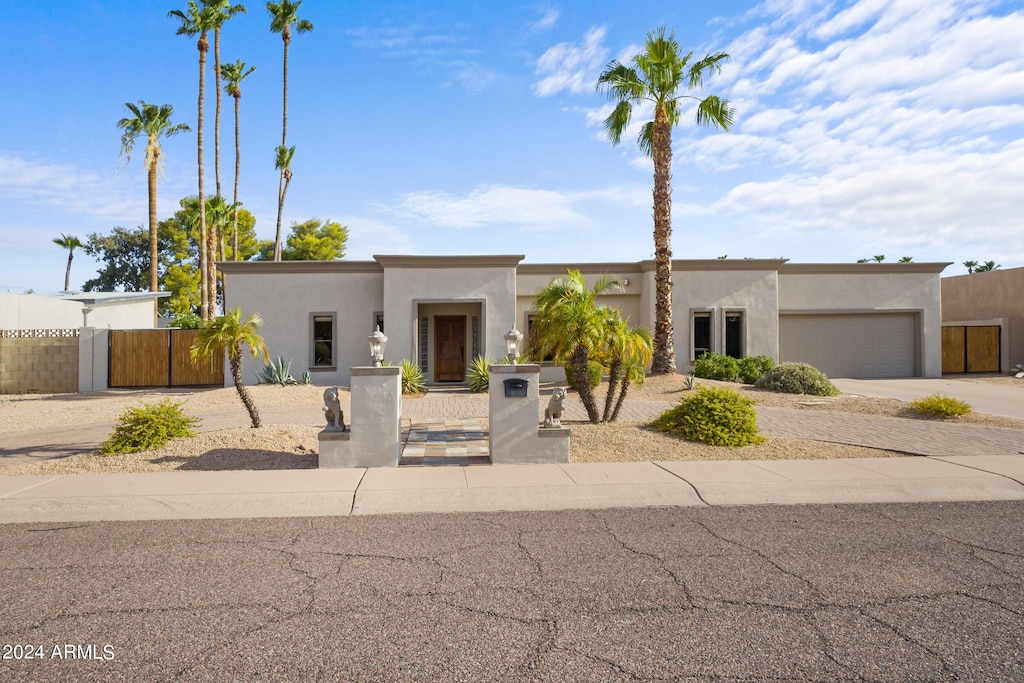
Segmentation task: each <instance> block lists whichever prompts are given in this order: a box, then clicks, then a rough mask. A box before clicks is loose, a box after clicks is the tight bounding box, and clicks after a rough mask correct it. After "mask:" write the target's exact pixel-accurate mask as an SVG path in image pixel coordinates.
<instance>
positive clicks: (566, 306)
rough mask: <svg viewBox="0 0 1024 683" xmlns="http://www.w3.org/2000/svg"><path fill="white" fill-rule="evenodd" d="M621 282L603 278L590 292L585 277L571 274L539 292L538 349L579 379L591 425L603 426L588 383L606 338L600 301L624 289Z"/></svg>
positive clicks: (604, 313)
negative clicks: (593, 361)
mask: <svg viewBox="0 0 1024 683" xmlns="http://www.w3.org/2000/svg"><path fill="white" fill-rule="evenodd" d="M621 288H622V283H621V282H619V281H618V280H616V279H614V278H611V277H608V276H605V275H603V276H601V278H599V279H598V281H597V283H595V284H594V286H593V288H590V289H588V288H587V285H586V283H585V282H584V281H583V274H582V273H580V271H578V270H569V272H568V273H567V274H566V275H564V276H560V277H557V278H555V279H553V280H552V281H551V282H549V283H548V284H546V285H544V287H542V288H541V289H540V291H538V292H537V294H536V297H535V299H534V308H535V309H536V310H537V316H536V317H535V318H534V321H533V329H534V330H535V332H536V337H535V339H536V340H537V347H538V350H539V352H540V353H541V354H542V356H546V355H552V356H554V357H555V359H556V360H558V361H561V362H563V363H568V364H569V365H570V366H571V367H572V372H573V376H574V377H576V391H577V392H579V395H580V401H582V402H583V407H584V408H585V409H586V411H587V417H588V418H589V419H590V421H591V422H595V423H596V422H600V421H601V416H600V415H599V414H598V411H597V400H596V399H595V397H594V390H593V389H592V388H591V387H590V382H589V381H588V379H587V378H588V377H589V373H588V372H587V364H588V362H589V360H590V358H591V356H593V355H594V354H595V353H597V352H598V351H599V350H600V347H601V344H602V343H603V342H604V338H605V336H606V330H605V328H606V325H607V322H608V313H607V308H606V307H603V306H598V305H597V297H598V296H599V295H601V294H604V293H606V292H609V291H611V290H614V289H621Z"/></svg>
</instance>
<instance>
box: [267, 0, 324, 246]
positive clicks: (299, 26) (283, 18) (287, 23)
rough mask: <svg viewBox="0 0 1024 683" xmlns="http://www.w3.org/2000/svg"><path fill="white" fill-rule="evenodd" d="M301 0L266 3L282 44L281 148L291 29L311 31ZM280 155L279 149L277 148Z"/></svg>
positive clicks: (281, 202) (279, 210) (285, 142)
mask: <svg viewBox="0 0 1024 683" xmlns="http://www.w3.org/2000/svg"><path fill="white" fill-rule="evenodd" d="M301 4H302V0H297V1H296V2H289V0H281V2H268V3H267V11H268V12H270V30H271V32H272V33H280V34H281V41H282V42H283V43H284V106H283V107H282V109H281V112H282V114H281V147H286V146H287V145H288V46H289V45H290V44H291V42H292V27H294V28H295V32H296V33H307V32H309V31H312V30H313V24H312V22H310V21H308V20H306V19H299V16H298V11H299V5H301ZM278 153H279V154H280V148H278ZM285 184H286V183H285V178H284V169H283V168H282V170H281V179H280V181H279V183H278V191H277V196H278V206H277V236H276V237H275V238H274V260H275V261H280V260H281V214H282V212H283V209H284V192H282V191H281V187H282V186H283V185H285Z"/></svg>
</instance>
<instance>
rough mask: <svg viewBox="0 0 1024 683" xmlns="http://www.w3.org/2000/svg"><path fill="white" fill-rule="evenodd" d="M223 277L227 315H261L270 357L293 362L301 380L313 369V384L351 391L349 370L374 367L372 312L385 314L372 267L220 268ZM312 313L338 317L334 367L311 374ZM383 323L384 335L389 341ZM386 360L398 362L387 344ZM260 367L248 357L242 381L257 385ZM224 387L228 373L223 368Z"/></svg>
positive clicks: (379, 276) (378, 276) (380, 277)
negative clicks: (370, 340)
mask: <svg viewBox="0 0 1024 683" xmlns="http://www.w3.org/2000/svg"><path fill="white" fill-rule="evenodd" d="M220 266H221V267H222V270H223V271H224V272H225V282H226V285H225V300H226V307H225V308H226V309H227V310H231V309H233V308H235V307H236V306H241V308H242V313H243V316H248V315H250V314H252V313H259V314H260V315H261V316H262V317H263V320H264V326H263V328H262V329H261V333H262V335H263V340H264V341H265V342H266V344H267V348H268V349H269V351H270V357H271V358H276V357H277V356H282V357H283V358H286V359H291V361H292V366H291V372H292V375H293V376H294V377H295V378H296V379H299V377H300V376H301V374H302V372H303V371H305V370H307V369H309V370H310V372H311V374H312V378H313V383H314V384H319V385H323V386H334V385H340V386H348V385H349V381H350V373H349V368H351V367H353V366H364V365H369V364H370V348H369V344H368V342H367V337H368V336H369V335H370V334H371V333H372V332H373V330H374V312H376V311H381V310H383V309H384V273H383V271H382V270H381V268H380V266H379V265H378V264H376V263H373V262H319V261H307V262H298V261H290V262H289V261H282V262H279V263H238V264H220ZM312 313H321V314H327V313H329V314H334V315H335V324H336V334H337V338H336V339H335V349H334V357H335V366H334V367H333V368H330V369H312V368H311V367H310V366H311V365H312V361H313V359H312V357H311V356H312V334H313V331H312V319H311V314H312ZM388 322H389V321H388V320H385V330H386V333H387V335H388V336H389V337H390V336H391V331H390V329H389V326H388ZM387 356H388V358H394V355H393V354H392V353H391V345H390V343H389V344H388V349H387ZM260 368H261V362H260V361H253V360H251V359H250V358H248V356H246V359H245V363H244V365H243V377H244V380H245V383H246V384H256V375H257V373H258V372H259V371H260ZM225 373H226V376H225V382H226V383H229V382H230V381H231V378H230V374H229V373H230V369H229V368H227V367H225Z"/></svg>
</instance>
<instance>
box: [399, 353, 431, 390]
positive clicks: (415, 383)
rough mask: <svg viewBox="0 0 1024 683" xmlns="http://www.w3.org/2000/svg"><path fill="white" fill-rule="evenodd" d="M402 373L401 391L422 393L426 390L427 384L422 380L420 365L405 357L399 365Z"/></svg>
mask: <svg viewBox="0 0 1024 683" xmlns="http://www.w3.org/2000/svg"><path fill="white" fill-rule="evenodd" d="M399 367H400V368H401V373H402V393H403V394H422V393H423V392H424V391H426V390H427V384H426V382H424V381H423V371H422V370H420V366H419V365H417V364H416V363H413V362H412V361H411V360H409V359H408V358H406V359H405V360H403V361H402V363H401V364H400V365H399Z"/></svg>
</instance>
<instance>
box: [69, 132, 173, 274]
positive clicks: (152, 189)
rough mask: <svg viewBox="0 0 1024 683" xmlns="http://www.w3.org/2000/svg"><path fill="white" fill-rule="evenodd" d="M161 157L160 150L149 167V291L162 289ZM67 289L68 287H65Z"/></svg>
mask: <svg viewBox="0 0 1024 683" xmlns="http://www.w3.org/2000/svg"><path fill="white" fill-rule="evenodd" d="M159 159H160V152H159V151H156V152H154V154H153V163H152V165H151V166H150V167H149V174H148V176H149V178H148V181H149V182H148V185H149V291H151V292H156V291H158V290H159V289H160V281H159V278H158V276H157V263H159V258H160V254H159V253H158V251H157V239H156V232H157V228H156V172H157V163H158V161H159ZM68 268H69V269H70V268H71V261H68ZM65 289H67V288H66V287H65Z"/></svg>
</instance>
